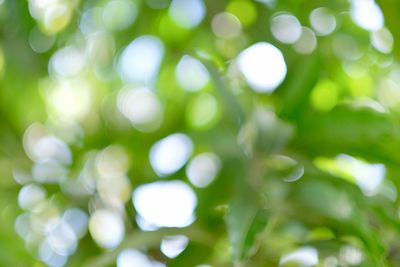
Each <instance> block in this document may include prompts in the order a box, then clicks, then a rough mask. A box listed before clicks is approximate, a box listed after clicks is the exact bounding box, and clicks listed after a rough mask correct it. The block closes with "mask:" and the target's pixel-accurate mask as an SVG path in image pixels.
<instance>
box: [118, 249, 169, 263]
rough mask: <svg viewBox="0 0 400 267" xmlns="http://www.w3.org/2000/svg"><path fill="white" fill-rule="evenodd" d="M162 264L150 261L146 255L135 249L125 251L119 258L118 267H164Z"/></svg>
mask: <svg viewBox="0 0 400 267" xmlns="http://www.w3.org/2000/svg"><path fill="white" fill-rule="evenodd" d="M162 266H165V265H164V264H162V263H159V262H156V261H152V260H150V259H149V258H148V257H147V256H146V255H145V254H143V253H142V252H140V251H138V250H135V249H125V250H123V251H122V252H121V253H120V254H119V255H118V258H117V267H162Z"/></svg>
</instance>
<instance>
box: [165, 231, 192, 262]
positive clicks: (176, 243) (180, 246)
mask: <svg viewBox="0 0 400 267" xmlns="http://www.w3.org/2000/svg"><path fill="white" fill-rule="evenodd" d="M188 243H189V238H187V237H186V236H184V235H176V236H167V237H166V238H164V239H163V241H162V242H161V246H160V249H161V251H162V253H164V255H165V256H167V257H168V258H175V257H177V256H178V255H179V254H181V253H182V251H184V250H185V248H186V247H187V245H188Z"/></svg>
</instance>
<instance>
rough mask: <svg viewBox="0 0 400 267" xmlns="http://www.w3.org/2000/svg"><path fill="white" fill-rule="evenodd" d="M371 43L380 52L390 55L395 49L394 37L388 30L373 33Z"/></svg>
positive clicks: (383, 29)
mask: <svg viewBox="0 0 400 267" xmlns="http://www.w3.org/2000/svg"><path fill="white" fill-rule="evenodd" d="M371 43H372V45H373V46H374V47H375V49H376V50H378V51H379V52H381V53H385V54H389V53H390V52H392V49H393V35H392V33H391V32H390V31H389V30H388V29H386V28H382V29H380V30H378V31H374V32H373V33H371Z"/></svg>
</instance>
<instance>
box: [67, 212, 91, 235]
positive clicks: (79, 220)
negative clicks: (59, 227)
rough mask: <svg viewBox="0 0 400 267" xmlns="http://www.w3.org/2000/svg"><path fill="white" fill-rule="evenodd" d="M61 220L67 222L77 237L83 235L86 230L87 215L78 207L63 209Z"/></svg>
mask: <svg viewBox="0 0 400 267" xmlns="http://www.w3.org/2000/svg"><path fill="white" fill-rule="evenodd" d="M62 219H63V222H65V223H67V224H68V225H69V226H70V227H71V229H72V231H74V233H75V235H76V236H77V237H79V238H80V237H83V236H84V235H85V234H86V231H87V225H88V221H89V218H88V215H87V214H86V213H85V212H84V211H82V210H81V209H78V208H72V209H68V210H66V211H65V213H64V215H63V218H62Z"/></svg>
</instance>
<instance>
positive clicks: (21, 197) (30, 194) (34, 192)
mask: <svg viewBox="0 0 400 267" xmlns="http://www.w3.org/2000/svg"><path fill="white" fill-rule="evenodd" d="M46 195H47V193H46V191H45V190H44V188H42V187H41V186H38V185H34V184H29V185H25V186H24V187H22V188H21V190H20V191H19V194H18V204H19V206H20V207H21V208H22V209H25V210H33V209H34V208H35V207H37V206H38V205H39V204H40V203H42V202H43V201H44V200H45V199H46Z"/></svg>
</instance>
